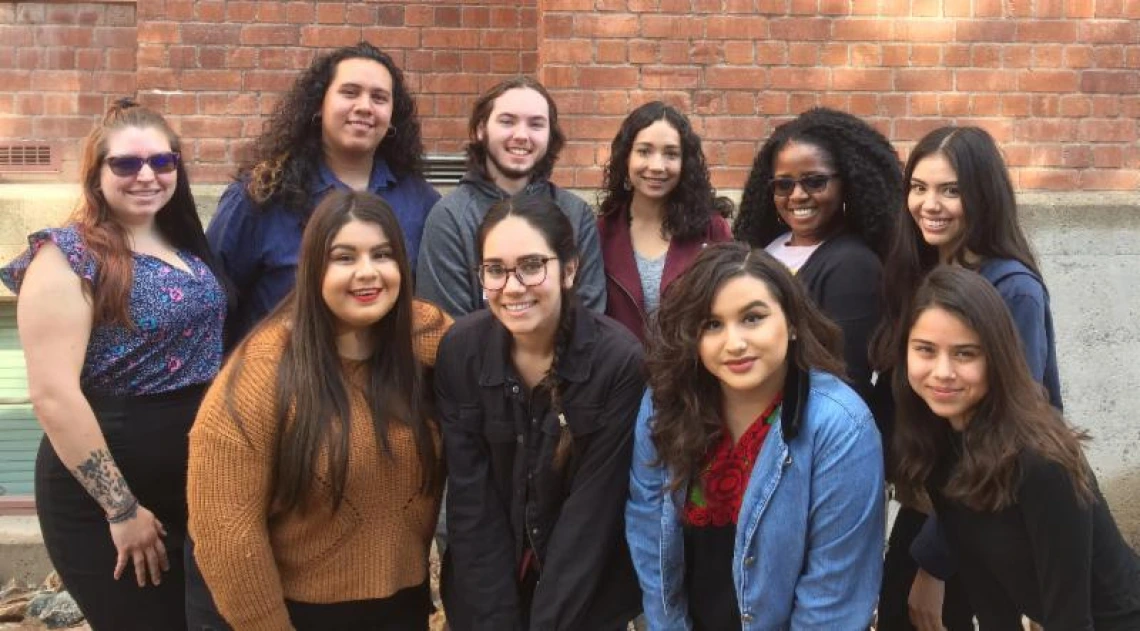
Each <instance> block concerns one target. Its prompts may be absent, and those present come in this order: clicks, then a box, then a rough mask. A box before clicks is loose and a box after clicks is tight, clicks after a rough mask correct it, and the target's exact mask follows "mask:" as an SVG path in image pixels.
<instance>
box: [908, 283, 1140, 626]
mask: <svg viewBox="0 0 1140 631" xmlns="http://www.w3.org/2000/svg"><path fill="white" fill-rule="evenodd" d="M903 330H904V331H905V332H906V333H905V335H906V338H905V340H903V343H901V344H899V345H898V348H899V349H900V353H899V354H900V357H899V358H898V360H899V363H898V365H905V366H906V371H905V372H904V371H901V370H900V371H897V372H896V373H895V379H894V383H893V386H894V393H895V401H896V402H897V404H898V415H897V417H896V427H895V453H896V454H897V457H898V478H897V484H901V485H904V486H906V487H909V488H910V490H912V491H913V490H925V491H926V492H927V493H929V495H930V499H931V502H932V503H933V505H934V509H935V512H936V513H937V514H938V518H939V520H940V522H941V524H942V527H943V529H944V531H945V533H946V538H947V543H948V544H949V545H950V548H951V549H952V551H953V553H954V555H955V556H956V557H957V560H958V563H959V572H960V574H961V576H962V579H963V583H964V584H965V585H966V591H967V594H968V596H969V599H970V603H971V605H973V607H974V609H975V611H976V613H977V617H978V621H979V623H980V625H981V628H982V629H983V631H984V630H987V629H1020V628H1021V616H1022V615H1025V616H1027V617H1029V618H1030V619H1032V620H1033V621H1034V622H1037V623H1038V624H1040V625H1042V626H1043V627H1044V628H1046V629H1096V630H1097V631H1103V630H1105V629H1121V630H1123V629H1140V560H1138V559H1137V557H1136V555H1135V553H1134V552H1133V551H1132V550H1131V549H1129V548H1128V546H1127V544H1126V543H1125V542H1124V540H1123V539H1122V538H1121V536H1120V532H1119V531H1118V530H1117V528H1116V524H1115V522H1113V519H1112V514H1111V513H1110V512H1109V509H1108V505H1107V503H1106V502H1105V500H1104V497H1103V496H1102V495H1101V493H1100V490H1099V489H1098V488H1097V483H1096V477H1095V476H1094V475H1093V472H1092V470H1091V468H1090V467H1089V466H1088V463H1087V462H1086V461H1085V458H1084V454H1083V453H1082V449H1081V445H1080V443H1081V441H1082V440H1084V439H1086V438H1087V436H1086V435H1085V434H1084V433H1083V432H1081V431H1079V430H1076V429H1074V428H1072V427H1070V426H1069V425H1068V424H1067V423H1066V422H1065V420H1064V419H1063V418H1062V417H1061V415H1060V413H1059V412H1058V411H1057V410H1055V409H1054V408H1053V407H1052V406H1051V405H1050V404H1049V400H1048V398H1046V395H1045V392H1044V390H1043V389H1042V387H1041V386H1040V385H1038V384H1037V383H1036V382H1035V381H1034V380H1033V377H1032V375H1031V374H1030V372H1029V368H1028V366H1027V365H1026V363H1025V358H1024V354H1023V353H1022V352H1021V350H1020V349H1019V347H1018V343H1017V340H1018V336H1017V330H1016V329H1015V328H1014V324H1013V321H1012V319H1011V318H1010V315H1009V311H1008V309H1007V308H1006V307H1005V304H1004V303H1003V302H1002V299H1001V297H1000V296H999V295H998V293H997V291H996V290H995V289H994V288H993V286H992V285H990V283H989V282H988V281H986V280H985V279H984V278H982V277H981V276H979V275H977V274H976V273H974V272H971V271H968V270H965V269H963V268H958V267H948V266H944V267H939V268H936V269H935V270H934V271H932V272H931V273H930V275H929V276H928V277H927V279H926V280H925V281H924V282H923V284H922V286H921V288H920V289H919V291H918V294H917V296H916V299H915V308H914V311H913V312H912V313H911V314H910V319H909V323H908V326H907V327H906V328H904V329H903Z"/></svg>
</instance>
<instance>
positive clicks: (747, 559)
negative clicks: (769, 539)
mask: <svg viewBox="0 0 1140 631" xmlns="http://www.w3.org/2000/svg"><path fill="white" fill-rule="evenodd" d="M753 563H756V557H744V565H745V566H746V567H748V566H751V565H752V564H753Z"/></svg>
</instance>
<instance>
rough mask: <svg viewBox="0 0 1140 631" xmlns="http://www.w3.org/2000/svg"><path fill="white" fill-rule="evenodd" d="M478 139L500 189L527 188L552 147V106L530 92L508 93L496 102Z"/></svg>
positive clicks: (511, 91)
mask: <svg viewBox="0 0 1140 631" xmlns="http://www.w3.org/2000/svg"><path fill="white" fill-rule="evenodd" d="M476 138H477V139H478V140H479V142H481V143H483V144H484V146H485V147H486V148H487V164H486V168H487V172H488V173H489V174H490V175H491V178H492V179H493V180H494V181H495V183H496V184H498V185H499V187H500V188H502V189H504V190H507V191H512V192H513V191H517V190H519V189H521V188H522V187H523V186H525V185H526V183H527V181H529V179H530V176H531V173H533V172H534V169H535V166H536V165H537V164H538V163H539V161H541V160H542V158H543V157H544V156H545V155H546V150H547V147H548V146H549V144H550V105H549V104H548V103H547V102H546V98H545V97H543V96H542V94H541V93H539V92H537V91H535V90H532V89H530V88H514V89H511V90H507V91H506V92H504V93H503V94H502V95H500V96H499V98H497V99H495V105H494V107H492V108H491V115H490V116H489V117H488V118H487V120H486V121H485V122H483V123H481V124H480V125H479V127H478V129H477V131H476Z"/></svg>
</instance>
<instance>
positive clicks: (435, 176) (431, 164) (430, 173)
mask: <svg viewBox="0 0 1140 631" xmlns="http://www.w3.org/2000/svg"><path fill="white" fill-rule="evenodd" d="M466 172H467V156H466V155H464V154H462V153H429V154H427V155H426V156H424V177H426V178H427V181H428V182H430V183H432V184H435V185H443V186H455V185H457V184H459V180H460V178H462V177H463V174H464V173H466Z"/></svg>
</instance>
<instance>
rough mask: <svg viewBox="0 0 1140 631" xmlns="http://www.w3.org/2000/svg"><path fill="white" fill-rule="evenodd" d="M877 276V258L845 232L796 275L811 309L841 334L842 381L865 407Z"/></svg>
mask: <svg viewBox="0 0 1140 631" xmlns="http://www.w3.org/2000/svg"><path fill="white" fill-rule="evenodd" d="M882 276H883V264H882V263H881V262H880V261H879V257H877V256H875V253H874V252H873V251H871V248H870V247H868V246H867V244H866V243H864V242H863V239H862V238H860V237H859V236H858V235H855V234H851V233H844V234H839V235H836V236H834V237H832V238H830V239H828V240H827V241H824V242H823V244H822V245H820V246H819V248H818V249H816V251H815V252H813V253H812V255H811V257H809V258H808V260H807V263H804V265H803V267H801V268H800V271H799V272H797V273H796V278H799V279H800V282H801V283H803V284H804V286H805V287H807V291H808V295H809V296H811V299H812V300H813V301H815V304H816V306H817V307H819V308H820V310H821V311H823V313H824V315H826V316H827V317H829V318H831V319H832V320H834V321H835V323H836V324H838V325H839V328H840V329H842V330H843V360H844V361H845V362H846V363H847V376H848V377H850V378H851V387H853V388H855V391H856V392H858V393H859V395H860V396H861V397H863V400H864V401H868V402H870V401H871V360H870V358H869V357H868V353H867V349H868V347H869V346H870V344H871V335H872V334H874V332H875V327H876V326H878V324H879V309H880V306H881V305H880V299H881V294H882ZM875 418H876V419H877V418H878V415H876V417H875Z"/></svg>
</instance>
